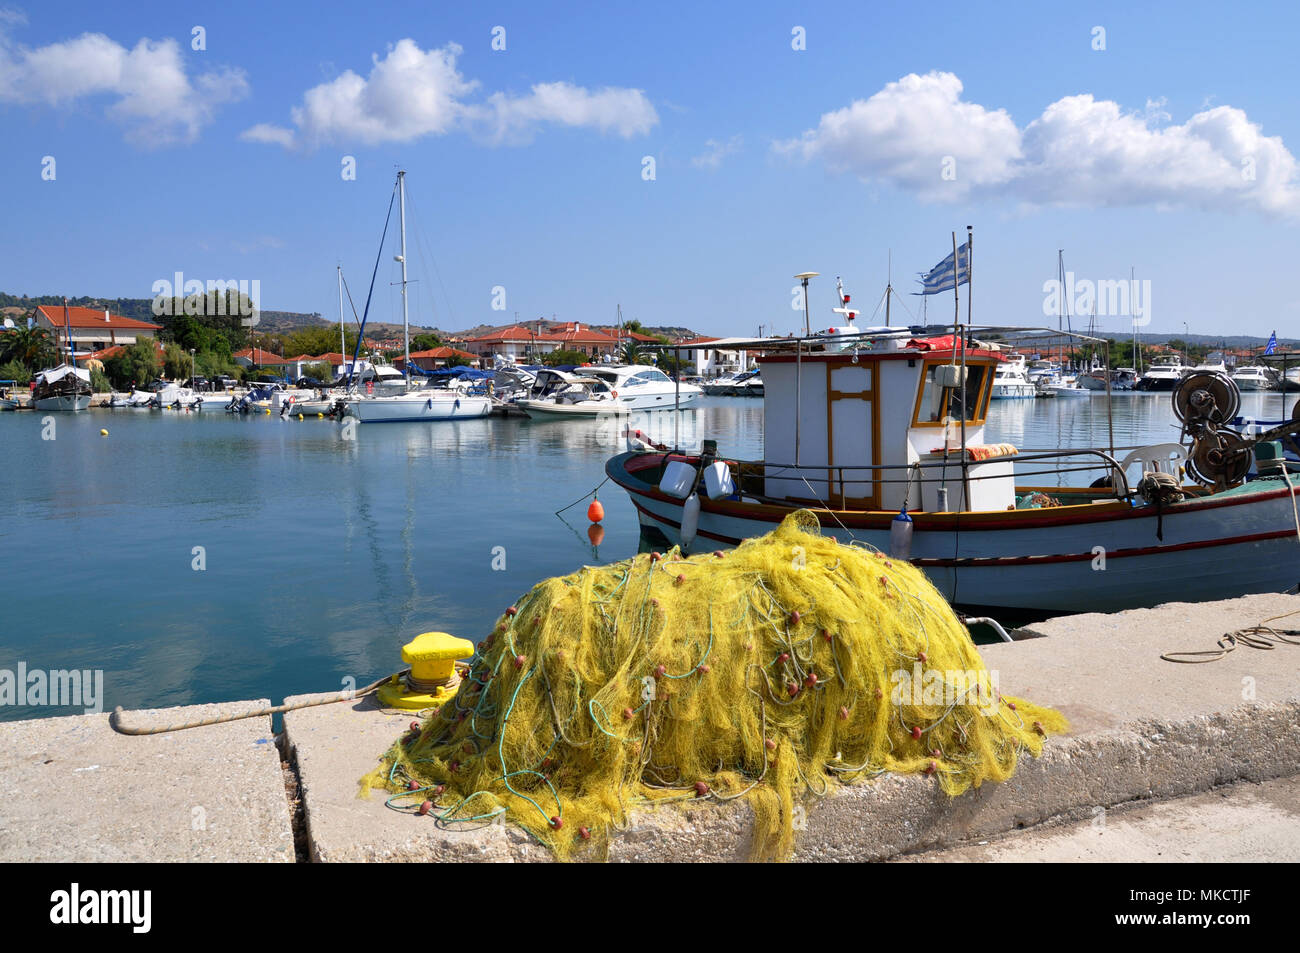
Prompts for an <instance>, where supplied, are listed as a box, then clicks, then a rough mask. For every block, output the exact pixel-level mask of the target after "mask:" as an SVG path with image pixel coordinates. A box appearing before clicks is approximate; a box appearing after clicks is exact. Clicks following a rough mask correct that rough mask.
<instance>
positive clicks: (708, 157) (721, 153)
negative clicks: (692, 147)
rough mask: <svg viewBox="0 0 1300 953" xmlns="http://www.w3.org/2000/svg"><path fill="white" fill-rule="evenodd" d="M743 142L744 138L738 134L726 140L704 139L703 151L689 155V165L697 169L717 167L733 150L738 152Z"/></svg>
mask: <svg viewBox="0 0 1300 953" xmlns="http://www.w3.org/2000/svg"><path fill="white" fill-rule="evenodd" d="M744 142H745V140H744V138H743V137H742V136H739V135H735V136H732V137H731V138H730V139H728V140H727V141H726V142H722V141H720V140H718V139H706V140H705V141H704V151H703V152H702V153H700V154H699V155H697V156H692V157H691V165H693V166H695V167H696V168H697V169H717V168H718V167H720V166H721V165H722V160H723V159H725V158H726V157H727V156H729V155H731V154H733V153H735V152H739V151H740V147H741V146H742V145H744Z"/></svg>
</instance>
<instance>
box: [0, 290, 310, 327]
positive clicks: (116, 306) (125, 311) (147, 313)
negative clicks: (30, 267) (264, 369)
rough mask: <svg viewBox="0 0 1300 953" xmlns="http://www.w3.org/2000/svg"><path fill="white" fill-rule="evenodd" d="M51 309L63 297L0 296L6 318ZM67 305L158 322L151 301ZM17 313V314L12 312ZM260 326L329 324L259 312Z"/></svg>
mask: <svg viewBox="0 0 1300 953" xmlns="http://www.w3.org/2000/svg"><path fill="white" fill-rule="evenodd" d="M42 304H43V305H54V306H58V307H62V305H63V296H62V295H36V296H28V295H21V296H19V295H11V294H6V293H5V292H0V309H3V310H4V312H5V313H6V314H7V315H10V316H12V317H15V320H17V318H18V317H21V316H23V315H26V314H28V313H29V312H30V311H31V310H32V309H33V308H35V307H36V306H37V305H42ZM68 304H69V305H71V306H73V307H78V308H107V309H108V310H109V311H112V312H113V313H114V314H120V315H121V316H122V317H124V318H135V319H136V320H139V321H155V322H156V321H157V318H156V317H155V316H154V313H153V299H152V298H95V297H90V296H88V295H82V296H80V297H76V298H72V297H69V298H68ZM14 309H16V310H14ZM260 319H261V321H260V323H259V324H258V327H257V330H258V331H259V332H263V331H270V332H276V331H292V330H294V329H295V328H300V327H305V326H311V325H318V324H328V323H329V322H327V321H325V320H324V319H323V318H322V317H321V316H320V315H319V314H315V313H313V314H304V313H302V312H297V311H262V312H261V314H260Z"/></svg>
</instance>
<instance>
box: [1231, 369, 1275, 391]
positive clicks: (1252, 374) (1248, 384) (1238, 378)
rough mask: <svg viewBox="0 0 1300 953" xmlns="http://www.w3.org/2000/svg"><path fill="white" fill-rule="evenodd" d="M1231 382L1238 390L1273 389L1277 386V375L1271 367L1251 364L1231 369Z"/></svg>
mask: <svg viewBox="0 0 1300 953" xmlns="http://www.w3.org/2000/svg"><path fill="white" fill-rule="evenodd" d="M1232 382H1233V383H1234V384H1236V385H1237V388H1238V390H1243V391H1257V390H1274V389H1275V388H1276V387H1277V375H1276V373H1275V372H1274V371H1273V370H1272V369H1271V368H1268V367H1261V366H1260V365H1258V364H1252V365H1250V366H1249V367H1239V368H1237V369H1236V370H1235V371H1233V372H1232Z"/></svg>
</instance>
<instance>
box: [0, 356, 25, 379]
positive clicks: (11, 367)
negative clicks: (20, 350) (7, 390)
mask: <svg viewBox="0 0 1300 953" xmlns="http://www.w3.org/2000/svg"><path fill="white" fill-rule="evenodd" d="M31 380H32V370H31V368H30V367H28V366H27V365H26V364H24V363H23V362H22V361H6V362H5V363H4V364H0V381H17V382H18V383H19V384H23V385H26V384H29V383H31Z"/></svg>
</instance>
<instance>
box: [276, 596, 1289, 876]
mask: <svg viewBox="0 0 1300 953" xmlns="http://www.w3.org/2000/svg"><path fill="white" fill-rule="evenodd" d="M1284 612H1300V597H1297V596H1284V595H1264V596H1251V597H1248V598H1243V599H1234V600H1228V601H1225V602H1216V603H1200V604H1188V603H1174V604H1170V605H1165V606H1160V607H1158V608H1155V609H1145V610H1132V611H1129V612H1121V613H1115V614H1108V615H1100V614H1098V615H1079V616H1069V617H1062V618H1058V619H1053V620H1051V621H1048V622H1044V623H1040V624H1038V625H1035V626H1033V627H1031V629H1030V630H1029V631H1027V632H1026V633H1025V634H1027V635H1030V636H1043V637H1042V638H1030V639H1028V640H1027V641H1022V642H1016V643H1011V644H1007V643H1002V644H997V645H990V646H984V647H982V648H981V652H982V654H983V656H984V659H985V664H986V665H987V666H988V667H989V669H990V670H991V671H993V672H996V673H997V676H998V679H999V682H1000V686H1001V690H1002V691H1003V692H1004V693H1006V694H1011V695H1017V696H1021V697H1024V698H1029V699H1032V700H1033V701H1035V702H1038V703H1040V704H1045V705H1051V706H1053V707H1056V708H1059V709H1060V710H1061V711H1062V712H1064V713H1065V715H1066V716H1067V717H1069V718H1070V720H1071V723H1072V730H1071V733H1070V734H1069V735H1067V736H1064V737H1061V738H1054V739H1052V740H1050V741H1049V743H1048V745H1047V747H1046V748H1045V750H1044V754H1043V757H1042V758H1039V759H1032V758H1025V759H1024V760H1023V761H1022V762H1021V765H1020V768H1019V769H1018V771H1017V773H1016V775H1015V777H1013V778H1012V779H1011V780H1010V781H1009V782H1007V783H1005V784H1001V785H997V784H990V785H985V786H984V787H982V788H981V789H980V790H978V791H972V792H970V793H968V794H966V795H963V796H962V797H959V798H956V799H950V798H948V797H947V796H946V795H944V794H943V793H942V792H940V791H939V789H938V787H937V785H936V784H935V783H934V782H933V781H932V780H930V779H927V778H923V777H919V776H914V775H909V776H887V777H884V778H881V779H879V780H877V781H875V782H872V783H866V784H861V785H857V786H854V787H847V788H842V789H840V790H839V791H838V792H837V793H836V794H835V795H834V796H831V797H827V798H824V799H821V800H815V799H813V800H809V801H808V802H806V808H807V827H806V829H805V830H803V831H802V832H800V835H799V839H798V847H797V852H796V858H795V859H796V860H824V861H830V860H839V861H848V860H857V861H860V860H876V859H886V858H890V857H893V856H896V855H900V854H904V853H909V852H916V851H922V850H926V849H933V848H936V847H944V846H952V845H959V844H964V843H968V842H978V841H979V840H981V839H986V838H990V837H993V836H998V835H1004V834H1007V833H1008V832H1014V831H1018V830H1023V829H1025V828H1029V827H1032V826H1034V825H1038V824H1045V823H1059V822H1062V821H1068V820H1071V819H1091V818H1093V817H1095V816H1097V812H1098V811H1107V810H1112V809H1114V808H1116V807H1118V806H1121V805H1129V804H1134V803H1137V802H1143V801H1151V800H1153V799H1160V798H1172V797H1181V796H1186V795H1190V794H1195V793H1197V792H1204V791H1207V790H1210V789H1211V788H1215V787H1217V786H1220V785H1226V784H1231V783H1233V782H1239V781H1263V780H1267V779H1271V778H1281V777H1290V776H1293V775H1295V774H1297V773H1300V646H1282V647H1281V648H1278V649H1275V650H1272V651H1262V650H1256V649H1248V648H1239V649H1237V650H1236V651H1235V652H1233V653H1231V654H1229V655H1228V656H1227V657H1226V658H1224V659H1222V660H1220V661H1216V662H1211V663H1208V664H1203V665H1180V664H1174V663H1171V662H1165V661H1162V660H1161V659H1160V655H1161V654H1162V653H1167V652H1171V651H1175V650H1201V649H1212V648H1213V647H1214V645H1215V642H1216V640H1217V639H1219V638H1221V637H1222V636H1223V635H1224V634H1225V633H1227V632H1229V631H1232V630H1233V629H1236V628H1240V627H1242V626H1246V625H1252V624H1255V623H1257V622H1260V621H1261V620H1263V619H1264V618H1266V617H1268V616H1272V615H1277V614H1280V613H1284ZM1294 621H1295V623H1296V626H1297V628H1300V615H1297V616H1296V619H1295V620H1294ZM1279 625H1282V626H1285V625H1287V621H1285V620H1284V621H1282V622H1280V623H1279ZM409 721H410V716H409V715H391V714H385V713H383V712H381V711H379V710H378V709H377V708H375V707H374V706H373V704H372V703H368V702H363V703H358V704H356V705H355V706H353V710H349V709H348V707H345V706H339V705H332V706H326V707H321V708H312V709H305V710H303V711H298V712H291V713H289V714H288V715H287V716H286V718H285V726H286V733H287V738H288V742H289V745H290V746H291V747H292V749H293V750H294V752H295V754H296V757H297V762H298V770H299V775H300V777H301V780H302V785H303V794H304V800H305V804H306V809H307V816H306V823H307V837H308V842H309V845H310V851H311V856H312V857H313V858H314V859H317V860H327V861H328V860H339V861H347V860H353V861H355V860H410V861H416V860H420V861H428V860H437V861H466V860H505V861H545V860H549V859H550V856H549V854H548V853H547V852H546V851H545V850H543V849H541V848H539V847H537V846H536V845H535V844H532V843H531V841H530V839H529V837H528V836H527V835H525V834H524V833H522V832H521V831H518V830H516V829H514V828H511V827H509V826H505V827H502V826H495V827H494V826H488V827H481V828H479V829H477V830H473V831H465V830H455V831H453V830H444V829H439V827H438V825H437V823H436V822H434V821H432V820H430V819H428V818H420V817H413V816H409V815H405V814H400V813H397V812H394V811H391V810H388V809H386V808H385V807H384V805H383V797H382V796H380V795H379V794H378V793H376V794H375V795H374V799H373V800H370V801H364V800H358V799H357V796H356V792H357V784H356V782H357V779H358V778H360V777H361V776H362V775H363V774H365V773H366V772H367V771H369V770H370V769H371V768H373V767H374V765H375V763H376V759H377V757H378V756H379V755H380V754H382V752H383V751H384V750H385V749H386V748H387V746H388V745H389V744H391V743H392V742H393V741H394V740H395V739H396V738H397V736H398V735H399V734H401V732H402V730H403V729H404V728H405V727H406V724H407V723H408V722H409ZM751 824H752V816H751V814H750V812H749V809H748V808H747V807H746V806H744V805H743V804H731V805H716V804H701V805H698V806H691V807H690V808H688V809H685V810H682V809H677V808H664V809H660V810H658V811H653V812H647V813H645V814H643V815H641V816H638V817H636V818H634V820H633V822H632V824H631V825H630V829H629V830H628V831H625V832H622V833H620V834H619V835H618V836H616V837H615V838H614V842H613V844H612V845H611V851H610V859H612V860H626V861H653V860H664V861H692V860H742V859H744V858H745V857H746V856H748V853H749V844H750V832H751ZM1292 859H1298V860H1300V856H1298V857H1294V858H1292Z"/></svg>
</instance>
